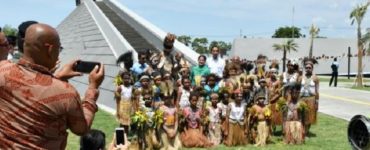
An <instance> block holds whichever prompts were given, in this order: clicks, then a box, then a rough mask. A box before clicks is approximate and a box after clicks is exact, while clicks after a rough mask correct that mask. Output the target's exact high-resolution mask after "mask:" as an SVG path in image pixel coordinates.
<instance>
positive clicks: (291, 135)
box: [284, 121, 305, 144]
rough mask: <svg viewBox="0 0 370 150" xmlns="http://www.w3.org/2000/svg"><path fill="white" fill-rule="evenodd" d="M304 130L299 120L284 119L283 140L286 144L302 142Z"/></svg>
mask: <svg viewBox="0 0 370 150" xmlns="http://www.w3.org/2000/svg"><path fill="white" fill-rule="evenodd" d="M304 133H305V130H304V127H303V125H302V123H301V122H299V121H286V122H285V124H284V134H285V135H284V142H285V143H287V144H302V143H304V137H305V135H304Z"/></svg>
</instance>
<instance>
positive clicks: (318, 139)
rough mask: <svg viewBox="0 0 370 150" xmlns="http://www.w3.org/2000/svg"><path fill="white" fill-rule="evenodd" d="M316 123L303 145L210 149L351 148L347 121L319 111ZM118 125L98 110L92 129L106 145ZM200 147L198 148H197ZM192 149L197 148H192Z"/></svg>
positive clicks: (74, 141)
mask: <svg viewBox="0 0 370 150" xmlns="http://www.w3.org/2000/svg"><path fill="white" fill-rule="evenodd" d="M318 117H319V118H318V123H317V124H316V125H313V126H312V127H311V134H310V136H309V138H307V139H306V143H305V144H303V145H286V144H284V143H283V141H282V137H281V136H274V137H272V143H270V144H269V145H267V146H265V147H254V146H253V145H246V146H243V147H230V148H229V147H225V146H224V145H219V146H217V147H214V148H212V149H216V150H223V149H228V150H243V149H251V150H253V149H259V150H261V149H262V150H285V149H289V150H320V149H322V150H327V149H330V150H336V149H338V150H343V149H351V147H350V145H349V143H348V141H347V125H348V122H347V121H345V120H342V119H338V118H335V117H332V116H329V115H325V114H321V113H319V116H318ZM116 126H118V123H117V122H116V120H115V118H114V116H112V115H111V114H109V113H106V112H104V111H102V110H100V111H99V112H98V113H97V114H96V116H95V120H94V124H93V127H92V128H94V129H99V130H102V131H103V132H104V133H105V134H106V137H107V138H106V143H107V145H108V144H109V143H110V142H111V140H112V136H113V132H114V129H115V127H116ZM67 149H70V150H76V149H79V137H78V136H76V135H74V134H73V133H70V134H69V136H68V143H67ZM198 149H200V148H198ZM194 150H197V149H195V148H194Z"/></svg>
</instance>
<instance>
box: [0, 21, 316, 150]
mask: <svg viewBox="0 0 370 150" xmlns="http://www.w3.org/2000/svg"><path fill="white" fill-rule="evenodd" d="M175 39H176V36H175V35H173V34H168V35H167V36H166V37H165V39H164V42H163V47H164V49H163V51H162V52H161V53H155V52H150V51H148V52H147V53H139V54H138V58H139V60H138V62H136V63H134V64H133V62H131V63H130V61H129V59H132V57H130V56H128V57H122V58H123V60H122V62H123V64H124V65H120V66H124V67H123V69H122V70H120V71H119V73H118V75H117V77H116V79H115V86H116V90H115V92H114V98H115V101H116V104H117V109H116V110H117V112H116V117H117V120H118V122H119V124H120V126H121V127H123V128H124V129H125V131H126V133H127V137H128V139H130V140H134V139H136V141H137V145H136V146H137V148H139V149H179V148H181V147H188V148H192V147H206V148H209V147H213V146H217V145H219V144H225V145H226V146H238V145H246V144H254V145H256V146H264V145H266V144H269V140H270V138H271V136H272V135H273V134H274V133H276V126H282V133H283V136H284V142H285V143H287V144H302V143H304V140H305V137H306V136H307V135H308V133H309V130H310V127H311V125H313V124H315V123H316V119H317V110H318V100H319V92H318V91H319V80H318V78H317V77H316V75H315V74H314V73H313V69H314V66H315V64H317V62H316V60H314V59H304V60H303V62H302V63H298V62H294V61H288V63H287V68H288V69H287V71H286V72H282V73H279V72H278V71H279V65H278V63H277V61H272V63H271V65H269V66H267V58H266V57H265V56H263V55H259V56H258V57H257V58H256V60H254V61H247V60H245V59H243V60H242V59H240V58H239V57H237V56H236V57H232V58H231V59H228V60H226V59H224V58H222V57H221V55H220V50H219V48H218V47H217V46H214V47H212V48H211V57H206V56H204V55H200V56H199V57H198V64H197V65H193V66H191V64H190V63H189V62H187V61H186V60H185V59H184V57H183V55H182V54H181V53H178V52H175V51H173V45H174V42H175ZM12 44H13V45H12ZM17 44H18V49H19V51H20V52H21V54H22V56H21V57H20V59H19V60H7V59H8V57H9V55H11V56H10V58H11V57H13V53H12V52H10V51H11V49H12V48H13V47H14V45H15V41H12V40H11V39H10V38H8V39H7V38H6V37H5V35H4V34H3V33H1V32H0V58H1V61H0V70H1V72H0V105H1V109H2V111H0V148H1V149H64V148H65V146H66V142H67V137H68V133H67V131H66V130H67V129H70V131H71V132H73V133H75V134H77V135H81V136H82V135H86V134H87V133H89V132H90V131H94V130H90V128H91V125H92V122H93V120H94V115H95V113H96V112H97V109H98V107H97V104H96V101H97V99H98V96H99V90H98V89H99V86H100V85H101V83H102V81H103V80H104V65H103V64H101V65H100V67H98V66H96V67H95V68H94V69H93V70H92V71H91V73H90V74H89V80H88V81H89V83H88V85H87V89H86V92H85V95H84V96H83V97H82V98H81V97H80V95H79V94H78V92H77V90H76V89H75V88H74V87H73V86H72V85H71V84H69V83H68V79H70V78H73V77H75V76H80V75H82V74H81V73H80V72H76V71H75V70H74V66H75V65H76V63H77V60H74V61H71V62H70V63H67V64H66V65H64V66H63V67H61V69H59V70H58V71H56V70H57V68H58V66H59V65H58V64H59V63H60V61H59V53H60V51H61V49H62V48H61V43H60V39H59V35H58V33H57V31H56V30H55V29H54V28H52V27H50V26H49V25H46V24H41V23H37V22H34V21H31V22H25V23H23V24H21V25H20V27H19V33H18V37H17ZM14 56H15V55H14ZM300 66H303V68H304V70H303V69H302V68H301V67H300ZM94 133H95V131H94ZM104 138H105V136H104V135H102V136H100V139H104ZM88 139H91V138H89V136H85V137H83V138H82V140H81V142H84V141H86V140H87V141H89V140H88ZM93 140H94V139H93ZM95 140H96V139H95ZM87 143H88V142H87ZM88 145H89V144H88ZM102 145H104V144H102ZM113 145H114V144H113ZM131 146H134V144H132V145H131ZM113 147H114V146H113ZM81 149H83V147H81ZM113 149H114V148H113Z"/></svg>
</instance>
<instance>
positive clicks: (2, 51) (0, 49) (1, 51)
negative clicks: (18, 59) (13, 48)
mask: <svg viewBox="0 0 370 150" xmlns="http://www.w3.org/2000/svg"><path fill="white" fill-rule="evenodd" d="M8 53H9V42H8V40H7V39H6V36H5V34H4V33H3V32H0V60H6V59H7V57H8Z"/></svg>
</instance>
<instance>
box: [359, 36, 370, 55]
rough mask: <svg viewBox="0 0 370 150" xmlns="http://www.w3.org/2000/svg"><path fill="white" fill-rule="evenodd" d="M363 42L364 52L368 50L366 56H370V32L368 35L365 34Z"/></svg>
mask: <svg viewBox="0 0 370 150" xmlns="http://www.w3.org/2000/svg"><path fill="white" fill-rule="evenodd" d="M361 40H362V43H363V44H364V50H366V54H367V55H370V32H369V31H368V32H367V33H366V34H364V35H363V36H362V39H361Z"/></svg>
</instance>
